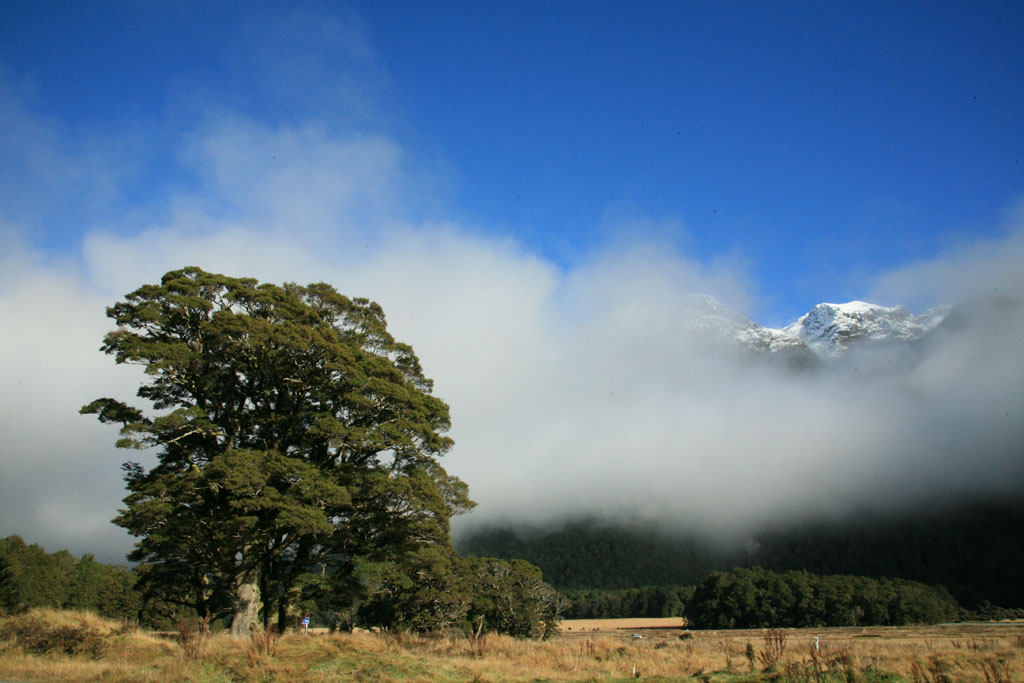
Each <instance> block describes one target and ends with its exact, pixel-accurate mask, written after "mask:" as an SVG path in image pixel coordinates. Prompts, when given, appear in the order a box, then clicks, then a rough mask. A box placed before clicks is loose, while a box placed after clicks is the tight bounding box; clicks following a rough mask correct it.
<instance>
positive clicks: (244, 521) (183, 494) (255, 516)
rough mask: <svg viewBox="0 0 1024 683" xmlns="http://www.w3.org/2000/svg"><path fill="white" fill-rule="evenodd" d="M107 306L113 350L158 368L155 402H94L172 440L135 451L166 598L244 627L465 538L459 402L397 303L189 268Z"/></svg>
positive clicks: (93, 406) (136, 485)
mask: <svg viewBox="0 0 1024 683" xmlns="http://www.w3.org/2000/svg"><path fill="white" fill-rule="evenodd" d="M107 315H108V317H110V318H111V319H113V320H114V322H115V323H116V324H117V329H116V330H114V331H112V332H110V333H108V334H107V335H106V337H105V339H104V343H103V346H102V347H101V350H102V351H103V352H105V353H107V354H109V355H111V356H113V357H114V360H115V361H116V362H117V363H129V364H138V365H141V366H142V367H143V368H144V370H145V376H146V380H145V381H144V382H143V383H142V385H141V386H140V388H139V390H138V397H139V398H141V399H143V400H144V401H145V402H146V403H147V404H148V405H147V406H146V407H145V408H138V407H133V406H129V405H127V404H125V403H123V402H121V401H118V400H116V399H112V398H100V399H97V400H95V401H93V402H91V403H90V404H88V405H86V406H84V407H83V408H82V411H81V412H83V413H88V414H95V415H97V417H98V418H99V420H100V421H102V422H105V423H115V424H120V425H121V438H120V439H119V440H118V442H117V445H118V446H119V447H122V448H155V449H157V459H158V462H157V464H156V466H154V467H152V468H150V469H147V468H145V467H143V466H141V465H139V464H137V463H133V462H129V463H127V464H126V465H125V466H124V469H125V480H126V483H127V488H128V491H129V493H128V495H127V497H126V498H125V499H124V503H125V508H124V509H123V510H122V511H121V513H120V514H119V515H118V517H117V518H116V519H115V523H117V524H118V525H120V526H122V527H124V528H126V529H127V530H128V531H129V532H130V533H132V534H133V535H134V536H136V537H138V539H139V540H138V542H137V543H136V547H135V549H134V550H133V551H132V553H131V554H130V555H129V558H130V559H132V560H134V561H137V562H139V563H141V566H140V569H139V573H140V586H141V588H142V589H143V591H144V594H145V595H146V597H147V598H148V599H151V600H163V601H168V602H171V603H174V602H177V603H180V604H184V605H188V606H189V607H191V608H194V609H195V610H196V611H197V612H198V613H199V614H200V615H209V616H212V617H218V616H230V617H231V619H232V622H233V623H232V629H233V630H234V631H235V632H236V633H238V634H241V633H245V632H247V630H248V629H250V628H251V627H252V626H253V624H254V623H255V622H256V620H257V619H258V615H259V614H260V610H261V609H262V615H263V621H264V623H268V622H269V619H270V614H271V613H272V611H273V610H272V608H273V607H276V608H277V610H276V611H277V615H278V620H279V623H280V624H281V625H282V626H283V625H284V622H285V620H286V619H287V618H288V616H289V605H290V603H292V602H293V601H301V600H302V599H303V596H304V594H308V593H309V592H310V591H313V592H318V593H319V594H321V595H328V594H329V595H331V596H332V599H333V600H335V601H337V602H339V603H344V602H346V601H351V600H353V599H355V598H354V596H355V595H356V594H360V595H361V596H362V598H364V599H365V598H367V597H370V593H372V592H373V591H374V590H378V589H381V587H382V586H385V585H386V582H381V581H376V578H375V577H379V576H381V575H382V573H383V574H384V575H388V576H394V575H396V574H399V573H401V571H403V570H405V569H407V568H408V566H409V565H410V564H413V565H415V563H416V562H418V561H423V557H424V553H428V554H429V552H434V553H439V554H440V556H444V555H445V554H447V553H450V552H451V549H450V540H449V520H450V518H451V516H452V515H455V514H458V513H460V512H462V511H465V510H467V509H469V508H470V507H471V506H472V505H473V503H472V501H471V500H470V499H469V497H468V488H467V487H466V485H465V484H464V483H463V482H462V481H460V480H459V479H458V478H456V477H453V476H451V475H449V474H448V473H447V472H446V471H445V470H444V468H443V467H442V466H441V464H440V462H439V458H440V456H442V455H444V454H445V453H446V452H447V451H448V450H449V448H450V447H451V446H452V440H451V439H450V438H449V437H447V436H445V432H446V431H447V430H448V429H449V427H450V419H449V412H448V406H447V405H446V404H445V403H444V402H443V401H441V400H440V399H439V398H437V397H435V396H433V394H432V382H431V380H429V379H428V378H427V377H426V376H425V375H424V373H423V370H422V368H421V367H420V363H419V360H418V359H417V357H416V355H415V354H414V353H413V350H412V348H411V347H410V346H408V345H407V344H403V343H401V342H398V341H396V340H395V339H394V338H393V337H392V336H391V335H390V334H389V333H388V331H387V326H386V322H385V317H384V312H383V310H382V309H381V307H380V306H379V305H377V304H375V303H373V302H371V301H369V300H367V299H350V298H348V297H346V296H343V295H341V294H339V293H338V292H337V291H335V290H334V288H332V287H331V286H330V285H327V284H323V283H319V284H311V285H307V286H299V285H296V284H285V285H283V286H278V285H273V284H266V283H264V284H261V283H259V282H257V281H256V280H254V279H251V278H233V277H227V276H224V275H218V274H213V273H208V272H204V271H203V270H201V269H199V268H195V267H189V268H184V269H181V270H176V271H172V272H169V273H167V274H166V275H164V277H163V278H162V279H161V282H160V284H154V285H145V286H143V287H140V288H139V289H137V290H136V291H134V292H132V293H130V294H128V295H127V296H126V297H125V298H124V300H122V301H119V302H117V303H116V304H114V305H113V306H111V307H110V308H108V309H107ZM431 548H433V550H432V551H428V549H431ZM428 564H429V562H428ZM318 567H319V571H317V568H318Z"/></svg>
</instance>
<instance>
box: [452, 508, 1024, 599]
mask: <svg viewBox="0 0 1024 683" xmlns="http://www.w3.org/2000/svg"><path fill="white" fill-rule="evenodd" d="M756 541H757V543H756V550H753V548H754V547H755V546H754V545H748V546H747V548H741V547H736V548H734V549H732V550H731V551H722V550H715V549H714V548H713V547H712V546H711V544H709V543H707V542H701V541H699V540H697V539H695V538H693V537H686V536H672V535H671V534H668V533H665V532H662V531H658V530H655V529H654V528H652V527H643V526H638V525H636V524H629V525H622V526H615V525H610V524H608V523H604V522H595V521H592V520H591V521H587V520H573V521H567V522H565V523H563V524H561V525H559V526H556V527H553V528H549V529H546V530H540V529H536V528H525V527H520V528H515V527H511V526H504V527H490V528H485V529H479V530H476V531H475V532H473V533H470V534H466V535H465V537H464V538H461V539H459V541H458V543H457V545H458V547H459V549H460V550H461V551H462V552H464V553H466V554H469V555H477V556H493V557H502V558H515V557H518V558H523V559H526V560H528V561H530V562H531V563H533V564H536V565H537V566H539V567H540V568H541V569H542V570H543V572H544V578H545V580H546V581H548V582H550V583H552V584H553V585H554V586H555V587H556V588H559V589H565V590H572V589H603V590H609V589H622V588H630V587H639V586H670V585H695V584H697V583H699V582H700V581H701V579H702V578H703V577H704V576H705V575H706V574H707V573H708V572H710V571H713V570H716V569H730V568H732V567H734V566H751V565H758V566H762V567H765V568H766V569H771V570H774V571H785V570H789V569H806V570H807V571H810V572H813V573H816V574H823V575H824V574H853V575H860V576H869V577H878V578H881V577H887V578H892V579H895V578H900V579H908V580H913V581H920V582H923V583H928V584H932V585H941V586H945V587H946V588H947V589H948V590H949V591H950V593H952V594H953V596H954V597H955V598H956V599H957V600H958V601H959V602H960V604H961V605H962V606H964V607H966V608H969V609H970V608H974V607H977V606H979V605H982V604H984V603H985V602H989V603H991V604H994V605H999V606H1002V607H1011V608H1019V607H1024V574H1022V569H1021V568H1022V567H1024V501H1019V500H1002V501H989V502H984V503H974V504H960V505H955V506H950V507H948V508H945V509H942V510H939V511H932V512H929V513H914V514H911V513H903V514H897V515H889V516H881V515H864V516H861V517H859V518H857V519H856V520H848V521H845V522H842V523H840V522H818V523H806V524H804V525H801V526H799V527H790V528H786V529H775V530H769V531H764V532H762V533H760V534H758V535H757V536H756ZM750 550H752V552H751V551H750Z"/></svg>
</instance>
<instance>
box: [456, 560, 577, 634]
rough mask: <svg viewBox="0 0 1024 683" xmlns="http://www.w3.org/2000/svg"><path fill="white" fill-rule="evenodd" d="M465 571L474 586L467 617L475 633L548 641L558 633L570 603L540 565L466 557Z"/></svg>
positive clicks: (519, 561)
mask: <svg viewBox="0 0 1024 683" xmlns="http://www.w3.org/2000/svg"><path fill="white" fill-rule="evenodd" d="M463 572H464V574H465V576H466V578H467V581H469V582H470V584H471V585H472V586H473V593H472V602H471V604H470V608H469V611H468V614H467V617H468V621H469V625H470V628H471V629H472V630H473V632H474V633H476V634H478V635H479V634H480V633H483V632H485V631H496V632H498V633H507V634H509V635H512V636H515V637H517V638H542V639H544V640H547V639H548V638H550V637H551V636H552V635H555V634H556V633H557V632H558V625H559V622H560V620H561V615H562V612H564V611H565V609H566V608H567V607H568V602H567V601H566V599H565V598H564V597H562V596H561V595H560V594H559V593H558V592H557V591H556V590H555V589H554V588H552V587H551V586H550V585H548V584H546V583H544V581H543V580H542V575H541V570H540V569H539V568H538V567H536V566H534V565H532V564H530V563H529V562H527V561H525V560H512V561H511V562H506V561H505V560H499V559H494V558H489V557H474V558H468V559H466V560H464V568H463Z"/></svg>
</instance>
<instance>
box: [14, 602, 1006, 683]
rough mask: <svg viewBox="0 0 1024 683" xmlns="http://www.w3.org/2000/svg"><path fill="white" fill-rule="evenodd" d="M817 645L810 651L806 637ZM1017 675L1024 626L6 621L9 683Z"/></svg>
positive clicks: (40, 614)
mask: <svg viewBox="0 0 1024 683" xmlns="http://www.w3.org/2000/svg"><path fill="white" fill-rule="evenodd" d="M815 636H817V638H818V647H817V649H815V647H814V638H815ZM633 678H641V679H646V680H661V681H684V680H685V681H735V682H739V681H749V682H755V681H780V682H781V681H865V682H869V683H870V682H873V681H892V682H895V681H914V682H915V683H917V682H927V683H939V682H942V681H948V682H959V681H965V682H967V683H970V682H972V681H979V682H986V683H996V682H998V683H1006V682H1008V681H1024V623H1020V622H1017V623H978V624H954V625H944V626H928V627H908V628H881V627H878V628H843V629H837V628H829V629H783V630H779V631H764V630H748V631H740V630H737V631H692V632H691V631H687V630H685V629H684V628H682V627H681V623H680V620H673V622H672V623H665V620H587V621H585V622H584V621H567V622H564V624H563V632H562V635H560V636H558V637H556V638H553V639H551V640H549V641H547V642H536V641H527V640H516V639H513V638H508V637H504V636H487V637H485V638H483V639H481V640H480V641H479V642H476V643H473V642H470V641H469V640H468V639H466V638H465V637H462V636H460V635H455V634H449V635H438V636H410V635H404V636H402V635H399V634H375V633H354V634H333V635H331V634H318V635H309V636H304V635H299V634H286V635H284V636H281V637H280V638H271V637H261V638H256V639H254V640H245V641H242V640H236V639H233V638H231V637H230V636H228V635H226V634H219V635H214V636H206V637H202V638H200V637H199V636H198V634H196V633H194V632H193V633H191V634H190V635H189V634H186V637H185V638H184V642H183V641H182V639H181V638H180V637H167V636H158V635H154V634H152V633H147V632H144V631H140V630H138V629H134V628H130V627H123V626H121V625H120V624H116V623H113V622H108V621H103V620H100V619H98V618H96V617H93V616H90V615H83V614H79V613H70V612H56V611H47V610H32V611H30V612H28V613H26V614H23V615H18V616H16V617H8V618H5V619H2V620H0V680H5V681H9V680H14V681H53V680H67V681H453V682H454V681H549V680H550V681H588V680H597V681H606V680H628V679H633Z"/></svg>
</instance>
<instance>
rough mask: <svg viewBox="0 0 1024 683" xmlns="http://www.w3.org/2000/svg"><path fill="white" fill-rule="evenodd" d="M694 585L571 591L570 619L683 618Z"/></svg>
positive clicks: (568, 617) (567, 592) (568, 595)
mask: <svg viewBox="0 0 1024 683" xmlns="http://www.w3.org/2000/svg"><path fill="white" fill-rule="evenodd" d="M693 591H694V587H693V586H643V587H640V588H625V589H622V590H600V589H596V590H569V591H565V597H566V598H567V599H568V600H569V603H570V605H569V607H568V608H567V609H566V610H565V618H566V619H614V618H625V617H637V618H657V617H682V616H683V615H684V612H685V610H686V603H687V602H688V601H689V600H690V597H691V596H692V595H693Z"/></svg>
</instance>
